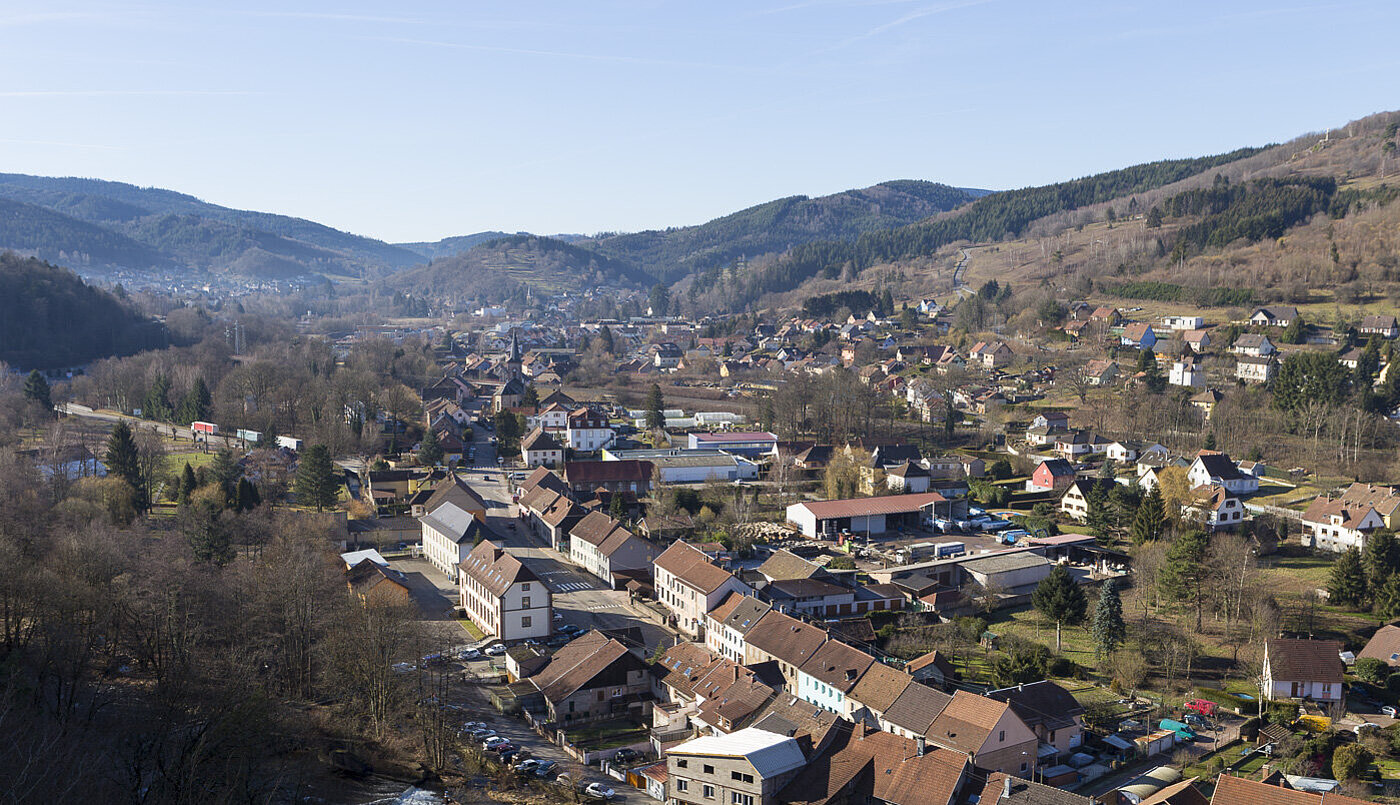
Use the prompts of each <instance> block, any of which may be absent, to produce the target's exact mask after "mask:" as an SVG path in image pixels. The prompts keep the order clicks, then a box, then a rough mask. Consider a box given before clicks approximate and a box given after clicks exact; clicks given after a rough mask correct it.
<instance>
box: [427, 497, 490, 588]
mask: <svg viewBox="0 0 1400 805" xmlns="http://www.w3.org/2000/svg"><path fill="white" fill-rule="evenodd" d="M485 519H486V502H485V501H483V500H482V499H481V496H480V495H477V494H476V493H475V492H473V491H472V489H471V487H469V486H467V485H466V483H465V482H463V481H462V480H461V479H460V478H456V477H452V478H449V479H447V480H445V481H443V482H442V483H441V484H439V485H438V487H437V489H435V490H433V494H432V496H431V497H429V498H428V502H427V503H426V504H424V506H423V516H422V517H419V518H418V522H419V524H420V526H421V527H422V529H423V556H424V558H426V559H427V560H428V562H429V563H430V564H432V566H433V567H435V568H437V569H438V570H440V571H442V572H443V573H444V574H446V575H447V578H448V580H449V581H454V582H455V581H456V580H457V572H458V565H460V564H461V562H462V560H463V559H466V558H467V553H468V552H469V551H471V548H472V543H473V542H475V541H476V537H477V535H478V534H479V533H481V532H482V531H483V530H484V529H485V526H484V525H483V523H484V521H485Z"/></svg>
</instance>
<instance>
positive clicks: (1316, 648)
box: [1264, 637, 1344, 684]
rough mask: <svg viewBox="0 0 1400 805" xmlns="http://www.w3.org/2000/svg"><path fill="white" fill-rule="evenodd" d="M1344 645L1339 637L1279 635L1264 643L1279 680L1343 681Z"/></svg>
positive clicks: (1266, 653)
mask: <svg viewBox="0 0 1400 805" xmlns="http://www.w3.org/2000/svg"><path fill="white" fill-rule="evenodd" d="M1342 648H1343V646H1342V643H1341V641H1339V640H1304V639H1301V638H1288V637H1276V638H1274V639H1272V640H1269V641H1268V642H1266V643H1265V644H1264V656H1265V657H1266V658H1267V662H1268V666H1269V670H1270V672H1271V673H1270V676H1272V677H1273V679H1274V680H1276V681H1279V680H1282V681H1302V682H1335V683H1337V684H1341V682H1342V671H1343V668H1344V666H1343V665H1342V658H1341V657H1340V656H1339V655H1340V654H1341V652H1342Z"/></svg>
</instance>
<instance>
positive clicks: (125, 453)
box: [102, 421, 146, 511]
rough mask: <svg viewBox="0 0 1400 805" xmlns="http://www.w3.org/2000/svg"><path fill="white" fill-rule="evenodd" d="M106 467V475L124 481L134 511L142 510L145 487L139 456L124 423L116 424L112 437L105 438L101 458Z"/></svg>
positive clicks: (132, 437) (129, 429)
mask: <svg viewBox="0 0 1400 805" xmlns="http://www.w3.org/2000/svg"><path fill="white" fill-rule="evenodd" d="M102 460H103V462H104V463H105V464H106V465H107V473H108V474H109V475H115V476H116V477H118V478H120V479H122V480H123V481H126V483H127V485H128V486H130V487H131V489H132V492H133V493H134V494H135V497H134V499H133V500H134V503H135V504H136V510H137V511H141V510H142V508H143V507H142V505H141V504H142V503H143V502H144V501H145V499H146V496H145V495H144V494H143V492H142V490H143V489H145V485H144V484H143V483H142V478H141V456H140V453H139V452H138V451H137V449H136V437H135V436H134V435H133V434H132V432H131V426H130V425H128V424H126V422H124V421H123V422H118V423H117V426H116V427H114V428H112V435H111V436H109V437H107V452H106V454H105V455H104V456H103V457H102Z"/></svg>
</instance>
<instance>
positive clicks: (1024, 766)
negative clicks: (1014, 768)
mask: <svg viewBox="0 0 1400 805" xmlns="http://www.w3.org/2000/svg"><path fill="white" fill-rule="evenodd" d="M1025 770H1026V763H1025V761H1021V771H1023V772H1024V771H1025Z"/></svg>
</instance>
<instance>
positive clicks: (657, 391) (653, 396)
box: [647, 383, 666, 429]
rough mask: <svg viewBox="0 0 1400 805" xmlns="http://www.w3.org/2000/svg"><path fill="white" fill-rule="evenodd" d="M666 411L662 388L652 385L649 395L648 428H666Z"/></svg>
mask: <svg viewBox="0 0 1400 805" xmlns="http://www.w3.org/2000/svg"><path fill="white" fill-rule="evenodd" d="M665 410H666V398H665V397H662V396H661V386H659V385H657V384H656V383H652V384H651V392H650V393H648V394H647V428H649V429H656V428H664V427H666V414H665V413H663V412H664V411H665Z"/></svg>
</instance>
